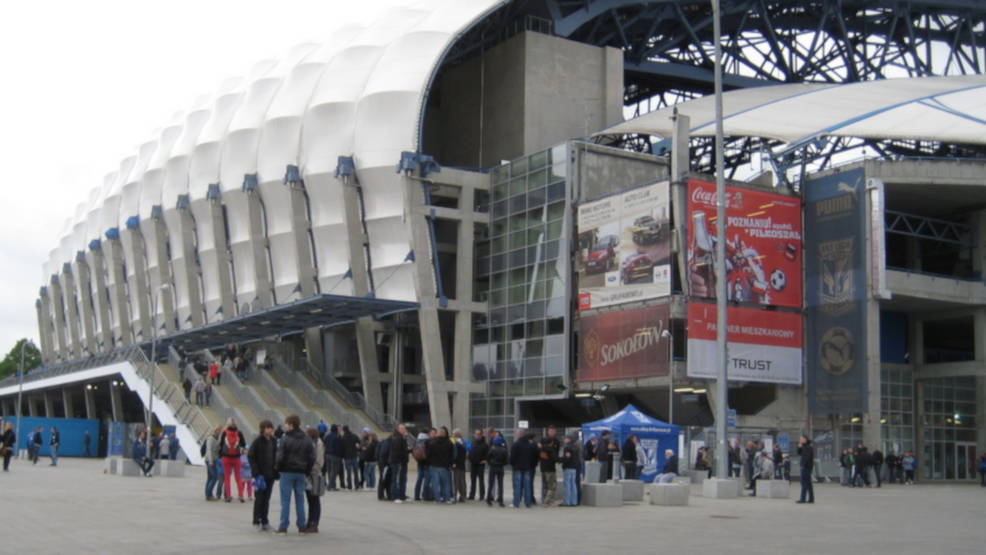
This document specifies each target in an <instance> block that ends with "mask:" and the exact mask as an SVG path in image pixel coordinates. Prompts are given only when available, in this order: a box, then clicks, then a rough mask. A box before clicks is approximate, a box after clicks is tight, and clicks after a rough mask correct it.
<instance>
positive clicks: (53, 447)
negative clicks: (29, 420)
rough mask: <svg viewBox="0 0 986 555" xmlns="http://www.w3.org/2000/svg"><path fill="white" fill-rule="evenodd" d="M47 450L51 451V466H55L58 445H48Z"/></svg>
mask: <svg viewBox="0 0 986 555" xmlns="http://www.w3.org/2000/svg"><path fill="white" fill-rule="evenodd" d="M48 451H49V452H50V453H51V466H57V465H58V446H57V445H49V446H48Z"/></svg>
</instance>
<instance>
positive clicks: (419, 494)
mask: <svg viewBox="0 0 986 555" xmlns="http://www.w3.org/2000/svg"><path fill="white" fill-rule="evenodd" d="M429 489H431V469H430V467H427V466H425V465H421V464H419V465H418V479H417V480H416V481H415V482H414V500H415V501H421V500H422V499H424V495H425V492H426V491H428V490H429Z"/></svg>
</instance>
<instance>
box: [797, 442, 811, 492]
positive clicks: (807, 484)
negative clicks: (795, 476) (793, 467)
mask: <svg viewBox="0 0 986 555" xmlns="http://www.w3.org/2000/svg"><path fill="white" fill-rule="evenodd" d="M798 455H799V456H800V457H801V497H800V498H798V501H797V502H798V503H806V502H807V503H814V502H815V488H814V487H812V485H811V471H812V469H813V468H815V449H814V447H812V446H811V440H810V439H808V436H801V439H799V440H798ZM805 497H807V501H806V500H805Z"/></svg>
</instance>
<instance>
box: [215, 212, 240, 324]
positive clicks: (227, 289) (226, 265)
mask: <svg viewBox="0 0 986 555" xmlns="http://www.w3.org/2000/svg"><path fill="white" fill-rule="evenodd" d="M209 215H210V217H211V218H212V233H213V237H214V239H213V240H214V244H215V245H216V257H217V263H218V265H219V298H220V308H222V314H223V316H222V318H218V320H225V319H227V318H232V317H233V316H236V308H235V304H234V302H233V299H234V296H233V262H232V254H231V253H230V250H229V238H228V237H226V222H225V220H224V219H223V205H222V200H221V199H219V198H218V197H217V198H214V199H210V200H209ZM213 319H214V318H213V315H212V314H210V315H209V320H210V321H212V320H213Z"/></svg>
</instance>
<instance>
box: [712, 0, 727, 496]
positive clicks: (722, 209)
mask: <svg viewBox="0 0 986 555" xmlns="http://www.w3.org/2000/svg"><path fill="white" fill-rule="evenodd" d="M720 17H721V13H720V9H719V0H712V35H713V39H712V40H713V42H714V43H715V68H714V79H715V114H716V138H715V151H716V239H717V241H716V259H715V275H716V347H717V349H716V350H717V354H718V356H717V363H718V364H717V365H716V417H715V422H716V476H717V477H718V478H719V479H724V478H726V477H727V476H728V474H727V465H728V457H729V455H728V451H727V446H726V403H727V399H728V393H729V385H728V383H727V382H726V380H727V375H726V365H727V364H728V362H729V356H728V345H727V342H726V330H727V324H726V181H725V175H724V172H725V159H724V155H723V152H722V148H723V146H722V143H723V140H722V136H723V125H722V45H721V44H720V42H721V40H722V30H721V23H720V21H719V20H720Z"/></svg>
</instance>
